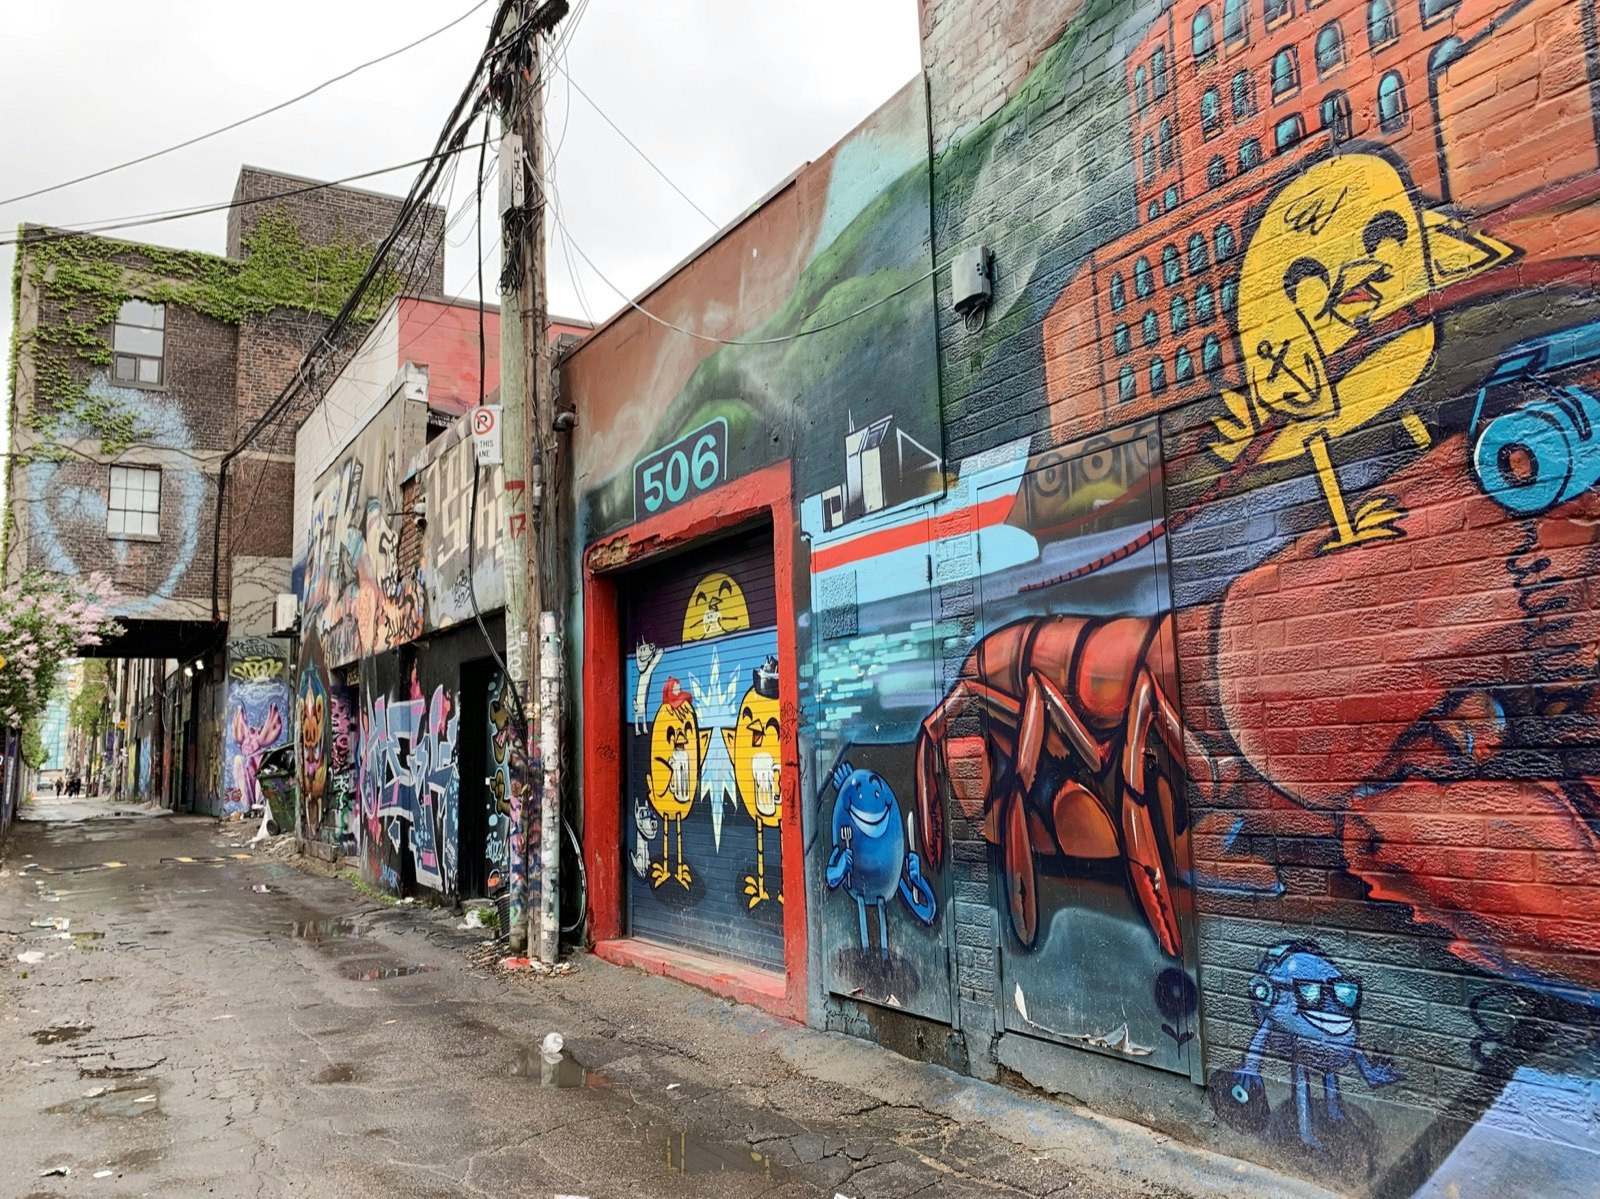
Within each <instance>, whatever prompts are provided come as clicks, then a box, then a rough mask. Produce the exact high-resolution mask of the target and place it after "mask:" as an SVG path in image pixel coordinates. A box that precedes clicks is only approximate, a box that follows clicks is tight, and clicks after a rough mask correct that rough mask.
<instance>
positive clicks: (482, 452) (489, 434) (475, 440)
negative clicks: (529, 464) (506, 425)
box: [472, 404, 505, 466]
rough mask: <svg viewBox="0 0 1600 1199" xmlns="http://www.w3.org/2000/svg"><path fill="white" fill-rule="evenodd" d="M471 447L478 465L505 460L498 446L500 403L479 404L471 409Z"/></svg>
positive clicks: (496, 463)
mask: <svg viewBox="0 0 1600 1199" xmlns="http://www.w3.org/2000/svg"><path fill="white" fill-rule="evenodd" d="M472 448H473V449H475V450H476V451H477V452H478V465H479V466H499V465H501V464H502V463H503V462H504V461H505V455H504V452H503V451H502V450H501V448H500V405H499V404H481V405H479V406H478V407H476V408H474V409H473V410H472Z"/></svg>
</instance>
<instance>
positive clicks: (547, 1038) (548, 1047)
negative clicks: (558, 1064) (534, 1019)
mask: <svg viewBox="0 0 1600 1199" xmlns="http://www.w3.org/2000/svg"><path fill="white" fill-rule="evenodd" d="M566 1045H567V1038H566V1037H564V1036H562V1035H561V1034H560V1033H558V1032H547V1033H545V1034H544V1040H542V1041H540V1042H539V1052H540V1053H542V1054H544V1055H545V1057H560V1056H561V1051H562V1050H563V1049H564V1048H566Z"/></svg>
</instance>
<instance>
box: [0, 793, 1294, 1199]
mask: <svg viewBox="0 0 1600 1199" xmlns="http://www.w3.org/2000/svg"><path fill="white" fill-rule="evenodd" d="M31 814H32V815H34V816H35V819H34V820H24V821H23V822H22V823H20V824H19V825H18V827H17V828H16V830H15V833H14V836H13V838H12V840H11V843H10V845H9V847H8V849H7V851H6V855H5V866H6V868H7V869H6V873H5V875H4V877H0V913H3V915H0V945H3V947H4V955H5V958H6V961H7V968H6V971H5V977H6V986H5V994H4V1007H3V1019H0V1077H3V1079H4V1084H5V1085H4V1089H3V1092H0V1127H3V1128H4V1129H5V1130H6V1131H5V1152H4V1153H3V1154H0V1194H4V1195H7V1196H25V1195H102V1194H103V1195H108V1196H111V1195H162V1196H182V1195H206V1194H215V1195H228V1196H232V1195H245V1196H256V1195H271V1196H276V1195H328V1196H335V1195H337V1196H363V1195H373V1196H378V1195H383V1196H397V1195H404V1196H454V1195H536V1196H551V1195H559V1194H565V1195H586V1196H592V1197H595V1199H598V1197H599V1196H611V1195H615V1196H621V1195H666V1196H678V1195H682V1196H749V1195H758V1194H759V1195H772V1196H801V1195H823V1196H832V1195H834V1194H835V1193H840V1194H844V1195H847V1196H851V1197H852V1199H855V1197H862V1199H866V1197H873V1196H907V1195H928V1196H966V1195H985V1196H1004V1195H1041V1196H1042V1195H1074V1196H1077V1195H1085V1196H1105V1197H1108V1199H1110V1197H1119V1199H1120V1197H1123V1196H1128V1197H1131V1196H1145V1195H1160V1196H1180V1195H1216V1196H1221V1195H1228V1196H1239V1195H1269V1194H1270V1195H1310V1194H1316V1193H1320V1192H1315V1191H1314V1190H1312V1189H1311V1188H1307V1187H1304V1186H1303V1185H1302V1184H1292V1183H1289V1182H1287V1181H1286V1180H1283V1179H1278V1178H1276V1177H1275V1176H1272V1175H1270V1174H1266V1173H1265V1172H1262V1171H1258V1170H1257V1169H1256V1168H1255V1167H1244V1166H1241V1165H1239V1164H1238V1163H1234V1162H1232V1161H1229V1160H1227V1159H1223V1158H1218V1157H1212V1156H1209V1155H1204V1154H1194V1153H1191V1152H1188V1151H1184V1150H1181V1149H1179V1148H1177V1147H1175V1146H1173V1145H1171V1144H1168V1143H1166V1142H1164V1141H1163V1140H1162V1139H1160V1138H1157V1137H1154V1136H1152V1135H1150V1134H1148V1133H1147V1132H1145V1131H1143V1130H1140V1129H1136V1128H1134V1127H1133V1126H1130V1125H1122V1124H1117V1123H1114V1122H1102V1121H1098V1120H1092V1119H1087V1118H1084V1117H1081V1116H1078V1115H1075V1114H1073V1113H1071V1112H1070V1111H1068V1110H1067V1109H1065V1108H1062V1107H1058V1106H1056V1105H1051V1104H1042V1103H1036V1102H1034V1101H1031V1100H1027V1099H1023V1098H1021V1097H1018V1096H1013V1095H1010V1094H1009V1093H1007V1092H1003V1091H999V1090H997V1089H995V1088H991V1087H986V1086H982V1085H981V1084H974V1083H972V1082H970V1081H968V1080H962V1079H957V1078H955V1077H954V1076H952V1075H947V1074H944V1073H943V1072H940V1071H936V1070H933V1069H931V1068H929V1067H925V1066H919V1065H915V1064H912V1063H909V1062H906V1061H904V1060H903V1059H900V1058H897V1057H895V1056H893V1055H891V1054H889V1053H887V1052H886V1051H884V1050H881V1049H877V1048H874V1047H872V1046H869V1045H866V1044H865V1043H861V1042H855V1041H849V1040H845V1039H843V1038H839V1037H832V1036H826V1035H823V1034H819V1033H815V1032H809V1031H806V1030H804V1029H800V1028H796V1027H793V1026H789V1025H785V1024H782V1023H780V1022H778V1021H775V1020H773V1019H771V1018H769V1017H767V1016H764V1015H762V1014H760V1013H758V1012H755V1011H754V1010H752V1009H748V1008H741V1007H736V1006H733V1005H729V1004H727V1003H724V1002H721V1001H717V1000H712V999H709V998H706V997H705V996H703V995H701V994H700V993H698V992H696V991H693V990H690V989H688V988H685V987H683V986H682V985H680V984H677V983H673V982H669V981H667V980H663V979H659V978H652V977H647V976H644V975H641V974H637V973H634V972H631V971H625V970H621V969H618V968H616V967H612V966H608V965H605V964H603V963H600V962H597V961H595V960H593V959H589V958H581V959H580V961H579V963H578V967H577V969H576V970H575V971H574V972H573V973H572V974H571V975H568V976H564V977H558V978H547V979H533V978H527V977H518V978H508V977H505V976H503V975H494V974H491V973H489V972H487V971H486V970H484V969H482V968H480V967H477V966H475V965H474V964H473V960H472V958H471V956H470V955H471V951H472V950H474V949H477V948H478V942H477V938H478V937H480V936H481V935H482V934H479V933H468V932H461V931H458V930H457V929H456V927H455V925H456V923H457V922H456V919H455V918H453V917H450V916H448V914H447V913H443V912H434V911H427V910H421V909H417V908H414V907H397V906H387V905H383V904H379V903H375V902H372V901H370V900H366V899H364V898H363V897H362V896H361V895H359V894H357V893H356V892H355V891H354V890H352V888H351V887H350V885H349V884H348V883H346V882H344V881H343V880H340V879H336V878H322V877H314V876H308V875H306V874H303V873H301V872H300V871H298V870H296V869H295V868H293V867H292V866H289V865H286V864H284V863H282V862H278V861H274V860H270V859H264V858H261V857H255V858H249V857H247V856H246V855H248V854H249V851H248V849H242V848H239V847H238V846H237V845H235V844H233V842H237V841H242V840H244V833H242V832H241V831H240V830H241V829H242V827H243V826H240V825H233V826H218V825H217V824H216V823H214V822H213V821H211V820H209V819H203V818H196V817H183V816H163V815H151V814H149V813H147V812H146V811H144V810H143V809H138V810H124V809H117V808H113V807H112V806H110V805H108V804H100V803H97V802H94V801H78V802H77V803H76V804H73V805H71V806H68V805H66V804H58V805H52V804H51V803H50V801H48V800H45V801H40V803H39V805H38V806H36V807H35V808H34V809H33V810H32V813H31ZM40 816H44V817H49V818H50V819H47V820H40V819H38V817H40ZM224 833H228V834H231V835H228V836H224V835H223V834H224ZM263 885H264V886H265V887H266V888H267V890H266V891H264V892H263V891H260V890H258V889H257V888H258V887H260V886H263ZM51 921H54V922H55V923H56V924H60V923H61V922H63V921H66V922H69V923H67V924H66V926H65V927H64V928H60V929H58V928H56V927H53V926H52V927H42V926H44V925H48V924H49V923H50V922H51ZM35 953H42V954H43V955H44V958H43V960H29V959H32V955H33V954H35ZM19 955H27V957H26V958H22V957H20V956H19ZM553 1030H559V1031H561V1032H562V1033H564V1034H565V1037H566V1042H567V1046H568V1049H569V1051H570V1052H571V1060H570V1061H567V1062H564V1063H563V1064H562V1065H561V1066H560V1067H559V1068H554V1069H552V1068H548V1067H546V1066H545V1065H544V1063H543V1062H542V1061H541V1057H540V1054H539V1051H538V1045H539V1042H540V1039H541V1038H542V1037H543V1036H544V1035H545V1034H546V1033H547V1032H550V1031H553ZM808 1075H809V1076H808ZM547 1076H555V1078H547ZM556 1079H559V1081H560V1082H561V1083H565V1084H569V1085H568V1086H565V1087H563V1086H556V1085H550V1083H551V1082H552V1081H555V1080H556ZM571 1084H576V1085H571ZM951 1111H957V1112H958V1114H960V1115H961V1117H962V1120H961V1123H959V1124H958V1123H956V1122H955V1121H953V1120H952V1119H950V1118H949V1116H948V1115H947V1114H944V1113H947V1112H951ZM1006 1129H1009V1130H1010V1131H1009V1132H1007V1133H1006V1138H1007V1139H1001V1137H1000V1136H997V1135H996V1134H997V1131H998V1130H1006ZM1016 1142H1022V1143H1016ZM54 1167H65V1168H66V1169H68V1170H70V1174H68V1175H66V1176H62V1175H61V1174H55V1175H46V1174H45V1172H46V1171H49V1170H51V1169H52V1168H54ZM106 1171H110V1173H105V1172H106Z"/></svg>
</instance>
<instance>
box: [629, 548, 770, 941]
mask: <svg viewBox="0 0 1600 1199" xmlns="http://www.w3.org/2000/svg"><path fill="white" fill-rule="evenodd" d="M623 603H624V620H623V629H624V636H626V638H627V642H626V649H627V654H628V656H627V665H626V668H625V674H626V677H625V678H624V679H623V685H624V687H625V690H624V703H623V713H624V721H625V724H624V729H623V742H624V745H625V747H626V751H627V771H626V776H625V777H626V780H627V790H626V794H625V797H624V803H625V805H626V807H625V811H624V813H623V817H624V819H623V821H622V827H623V829H624V830H625V833H624V838H625V842H626V843H625V844H624V845H623V846H622V853H623V856H624V859H625V868H626V870H627V874H628V920H629V931H630V933H631V935H632V936H635V937H638V938H641V939H643V940H648V941H655V942H658V943H661V944H666V945H673V946H679V947H683V948H688V949H694V950H699V951H703V952H708V953H712V954H715V955H716V956H719V957H724V958H728V959H732V960H734V961H739V962H745V963H750V964H754V965H760V966H767V967H772V968H775V969H782V967H783V859H782V853H783V851H782V845H781V838H780V836H779V828H778V825H779V819H780V816H781V813H782V808H781V804H780V802H779V789H778V781H779V762H780V760H781V754H780V752H779V748H778V744H779V735H778V727H779V706H778V678H779V675H780V672H781V671H783V670H787V669H790V668H791V664H790V663H787V662H780V661H779V660H778V636H777V602H776V599H775V597H774V593H773V577H772V542H771V538H770V536H768V535H762V536H759V537H744V538H741V539H739V540H737V541H731V542H719V543H718V544H717V545H716V546H715V547H713V548H711V549H708V550H706V551H704V552H700V553H696V554H693V555H686V556H684V557H681V558H674V559H673V560H672V561H671V562H670V563H669V564H666V565H663V566H661V567H658V568H656V569H653V570H651V571H648V572H641V573H640V574H638V575H636V576H634V577H632V578H631V579H630V580H629V581H628V583H627V585H626V586H625V588H624V601H623Z"/></svg>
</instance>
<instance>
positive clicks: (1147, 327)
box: [1140, 308, 1161, 347]
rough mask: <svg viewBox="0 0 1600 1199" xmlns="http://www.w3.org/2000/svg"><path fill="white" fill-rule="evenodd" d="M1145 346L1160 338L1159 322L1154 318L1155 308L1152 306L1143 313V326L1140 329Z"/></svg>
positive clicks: (1154, 342) (1153, 343)
mask: <svg viewBox="0 0 1600 1199" xmlns="http://www.w3.org/2000/svg"><path fill="white" fill-rule="evenodd" d="M1140 333H1141V334H1142V335H1143V340H1144V344H1145V345H1146V347H1149V346H1153V345H1155V344H1156V342H1158V341H1160V340H1161V322H1160V321H1159V320H1157V319H1156V310H1155V309H1154V308H1152V309H1151V310H1150V311H1149V312H1147V313H1145V314H1144V326H1143V328H1142V329H1140Z"/></svg>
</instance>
